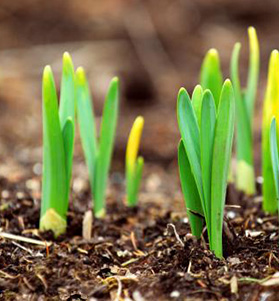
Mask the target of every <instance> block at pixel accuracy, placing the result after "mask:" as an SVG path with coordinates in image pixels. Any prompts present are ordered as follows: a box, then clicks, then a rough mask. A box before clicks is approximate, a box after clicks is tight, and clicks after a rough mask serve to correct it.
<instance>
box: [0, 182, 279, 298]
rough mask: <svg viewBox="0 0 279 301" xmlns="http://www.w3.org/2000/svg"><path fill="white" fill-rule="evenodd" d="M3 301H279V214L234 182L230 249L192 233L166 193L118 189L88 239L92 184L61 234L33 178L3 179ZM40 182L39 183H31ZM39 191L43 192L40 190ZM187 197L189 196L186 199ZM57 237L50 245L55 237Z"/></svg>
mask: <svg viewBox="0 0 279 301" xmlns="http://www.w3.org/2000/svg"><path fill="white" fill-rule="evenodd" d="M0 184H1V190H2V196H1V204H0V221H1V233H3V232H4V233H12V234H14V235H17V236H18V237H29V238H33V239H36V240H37V241H40V242H43V244H41V245H38V244H32V243H29V242H24V241H21V240H18V239H9V238H7V237H5V238H4V237H3V236H2V235H1V233H0V236H1V238H0V254H1V256H0V298H1V300H135V301H140V300H278V298H279V291H278V286H279V274H278V272H277V271H278V269H279V257H278V222H277V216H269V215H266V214H264V213H263V212H262V211H261V198H260V197H259V196H258V197H254V198H247V197H244V196H242V195H240V194H239V193H237V192H236V191H235V190H234V189H233V187H230V188H229V193H228V197H227V205H226V212H225V217H226V218H225V223H224V231H223V236H224V256H225V258H224V259H223V260H219V259H217V258H216V257H215V256H214V255H213V253H212V252H211V251H210V250H209V248H208V242H207V238H206V229H205V231H204V235H203V237H202V239H201V240H199V241H197V240H196V239H195V238H194V237H193V236H192V235H191V231H190V227H189V223H188V219H187V215H186V213H185V210H184V208H183V207H182V206H181V211H180V212H179V211H178V212H177V211H174V210H172V211H170V210H166V209H165V207H164V206H163V204H164V199H163V198H162V199H161V200H160V202H161V204H162V205H160V203H158V202H155V203H151V202H143V203H142V204H139V206H138V207H137V208H133V209H131V208H127V207H126V206H125V205H123V200H117V196H113V195H110V196H109V204H108V208H107V215H106V217H105V219H103V220H99V219H95V220H94V221H93V224H92V236H91V238H90V239H89V240H88V239H87V240H86V239H84V238H83V237H82V232H83V231H82V225H83V218H84V214H85V212H86V208H87V206H88V204H89V202H90V192H89V191H88V190H87V188H86V189H85V190H84V191H83V192H82V193H79V195H75V194H74V195H73V203H72V204H71V208H70V210H69V214H68V228H67V233H66V234H65V235H63V236H60V237H59V238H58V239H54V237H53V235H52V233H51V232H46V233H41V232H39V231H38V230H37V229H38V222H39V209H40V208H39V207H40V202H39V201H38V199H37V198H36V197H34V193H33V192H32V190H31V189H30V188H26V182H23V183H16V184H15V183H11V182H9V181H8V180H7V179H1V181H0ZM27 186H28V187H32V185H30V183H29V184H28V185H27ZM35 196H36V195H35ZM181 201H182V200H181ZM47 242H48V243H50V244H47Z"/></svg>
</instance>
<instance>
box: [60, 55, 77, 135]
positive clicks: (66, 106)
mask: <svg viewBox="0 0 279 301" xmlns="http://www.w3.org/2000/svg"><path fill="white" fill-rule="evenodd" d="M59 117H60V124H61V128H62V129H63V128H64V125H65V123H66V122H67V119H68V117H71V118H72V120H73V122H74V120H75V73H74V66H73V62H72V58H71V56H70V54H69V53H68V52H65V53H64V55H63V72H62V80H61V92H60V105H59ZM73 125H74V124H73Z"/></svg>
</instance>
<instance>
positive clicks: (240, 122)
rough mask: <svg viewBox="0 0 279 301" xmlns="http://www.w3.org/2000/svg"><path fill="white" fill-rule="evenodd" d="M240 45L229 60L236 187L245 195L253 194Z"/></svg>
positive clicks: (251, 158) (252, 160)
mask: <svg viewBox="0 0 279 301" xmlns="http://www.w3.org/2000/svg"><path fill="white" fill-rule="evenodd" d="M240 48H241V45H240V43H236V44H235V46H234V49H233V53H232V58H231V79H232V83H233V88H234V95H235V102H236V112H237V114H236V154H237V174H236V186H237V188H238V189H239V190H242V191H244V192H246V193H247V194H254V193H255V176H254V159H253V137H252V123H251V121H250V117H249V114H248V111H247V106H246V104H245V100H244V98H243V97H242V92H241V87H240V81H239V73H238V65H239V53H240Z"/></svg>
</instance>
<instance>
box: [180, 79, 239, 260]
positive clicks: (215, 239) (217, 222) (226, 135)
mask: <svg viewBox="0 0 279 301" xmlns="http://www.w3.org/2000/svg"><path fill="white" fill-rule="evenodd" d="M215 95H217V96H218V95H219V100H218V101H216V100H215V98H214V95H213V93H212V92H211V91H210V90H209V89H205V90H204V91H203V89H202V88H201V86H197V87H196V88H195V90H194V92H193V95H192V101H191V99H190V97H189V95H188V93H187V91H186V90H185V89H184V88H181V89H180V91H179V93H178V100H177V118H178V126H179V130H180V134H181V141H180V144H179V147H178V165H179V174H180V181H181V187H182V192H183V195H184V199H185V202H186V208H187V212H188V216H189V221H190V226H191V229H192V233H193V235H195V236H196V237H198V238H199V237H200V236H201V233H202V228H203V221H204V220H205V222H206V226H207V233H208V238H209V246H210V249H211V250H213V251H214V253H215V255H216V256H217V257H219V258H221V257H222V256H223V249H222V227H223V215H224V205H225V196H226V187H227V178H228V171H229V162H230V158H231V150H232V141H233V131H234V118H235V100H234V93H233V88H232V84H231V82H230V80H226V81H225V82H224V84H223V86H222V89H221V92H220V94H218V91H217V92H216V90H215ZM216 104H217V105H216Z"/></svg>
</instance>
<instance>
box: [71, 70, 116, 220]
mask: <svg viewBox="0 0 279 301" xmlns="http://www.w3.org/2000/svg"><path fill="white" fill-rule="evenodd" d="M76 90H77V92H76V95H77V115H78V123H79V129H80V135H81V142H82V147H83V151H84V155H85V160H86V163H87V167H88V172H89V181H90V187H91V191H92V194H93V203H94V213H95V216H96V217H103V216H104V215H105V211H106V210H105V207H106V206H105V192H106V187H107V180H108V172H109V168H110V163H111V157H112V152H113V145H114V140H115V131H116V125H117V117H118V102H119V100H118V98H119V92H118V90H119V89H118V78H116V77H115V78H113V79H112V81H111V83H110V85H109V88H108V93H107V96H106V100H105V103H104V109H103V116H102V122H101V128H100V137H99V139H97V131H96V126H95V116H94V113H93V108H92V100H91V95H90V91H89V87H88V83H87V79H86V75H85V72H84V70H83V68H81V67H79V68H78V69H77V71H76Z"/></svg>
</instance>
